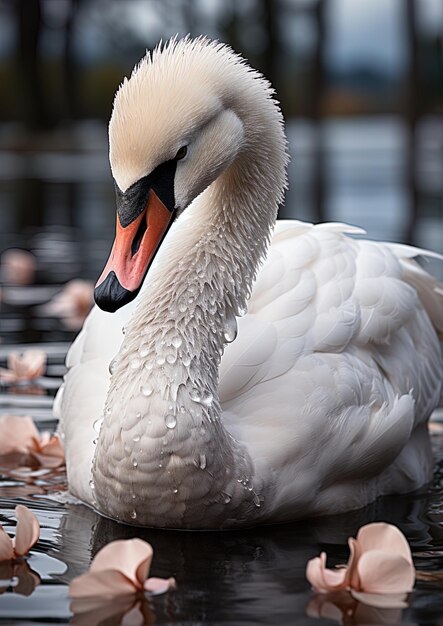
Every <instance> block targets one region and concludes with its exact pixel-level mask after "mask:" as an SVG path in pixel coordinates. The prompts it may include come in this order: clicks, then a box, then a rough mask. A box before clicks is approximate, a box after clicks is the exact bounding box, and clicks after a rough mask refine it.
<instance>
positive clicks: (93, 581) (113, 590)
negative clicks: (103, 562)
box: [69, 569, 137, 598]
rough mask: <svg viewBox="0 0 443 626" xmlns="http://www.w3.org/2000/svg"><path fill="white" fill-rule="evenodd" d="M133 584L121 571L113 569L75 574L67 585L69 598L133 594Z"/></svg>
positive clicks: (134, 590) (134, 589)
mask: <svg viewBox="0 0 443 626" xmlns="http://www.w3.org/2000/svg"><path fill="white" fill-rule="evenodd" d="M136 591H137V589H136V587H135V585H134V584H133V583H132V582H131V581H130V580H129V579H128V578H127V577H126V576H125V575H124V574H122V573H121V572H118V571H116V570H113V569H109V570H101V571H97V572H88V573H87V574H83V575H82V576H77V578H74V580H73V581H72V582H71V584H70V585H69V595H70V596H71V598H90V597H110V598H112V597H113V596H123V595H128V594H133V593H135V592H136Z"/></svg>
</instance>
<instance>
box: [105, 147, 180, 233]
mask: <svg viewBox="0 0 443 626" xmlns="http://www.w3.org/2000/svg"><path fill="white" fill-rule="evenodd" d="M176 167H177V161H176V160H175V159H172V160H170V161H165V162H164V163H161V164H160V165H158V166H157V167H156V168H155V170H153V171H152V172H151V173H150V174H148V175H147V176H144V177H143V178H140V180H137V181H136V182H135V183H134V184H133V185H131V186H130V187H128V189H126V191H122V190H121V189H120V187H119V186H118V185H117V183H115V195H116V201H117V213H118V217H119V219H120V224H121V225H122V226H123V228H126V226H129V224H131V222H133V221H134V220H135V219H136V218H137V217H138V216H139V215H140V214H141V213H143V211H144V210H145V208H146V202H147V200H148V195H149V190H150V189H152V190H153V191H155V193H156V194H157V196H158V197H159V198H160V200H161V201H162V202H163V204H164V205H165V207H166V208H167V209H168V210H169V211H171V213H172V211H174V209H175V197H174V177H175V170H176Z"/></svg>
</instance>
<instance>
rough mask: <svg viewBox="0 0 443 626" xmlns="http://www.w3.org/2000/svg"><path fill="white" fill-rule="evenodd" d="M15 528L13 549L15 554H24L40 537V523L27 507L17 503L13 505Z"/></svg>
mask: <svg viewBox="0 0 443 626" xmlns="http://www.w3.org/2000/svg"><path fill="white" fill-rule="evenodd" d="M15 515H16V517H17V529H16V531H15V539H14V542H13V543H14V551H15V554H16V555H17V556H24V555H25V554H27V553H28V552H29V550H30V549H31V548H32V546H33V545H34V544H35V543H37V541H38V538H39V537H40V524H39V523H38V519H37V518H36V517H35V515H34V513H33V512H32V511H30V510H29V509H28V507H26V506H23V505H22V504H19V506H16V507H15Z"/></svg>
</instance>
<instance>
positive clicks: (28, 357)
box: [8, 350, 47, 380]
mask: <svg viewBox="0 0 443 626" xmlns="http://www.w3.org/2000/svg"><path fill="white" fill-rule="evenodd" d="M46 358H47V357H46V353H45V352H44V351H43V350H25V351H24V352H22V353H20V352H10V353H9V355H8V368H9V370H10V371H11V372H13V373H14V374H15V376H16V379H17V380H31V379H32V378H38V377H39V376H42V375H43V374H44V373H45V371H46Z"/></svg>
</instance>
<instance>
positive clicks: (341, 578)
mask: <svg viewBox="0 0 443 626" xmlns="http://www.w3.org/2000/svg"><path fill="white" fill-rule="evenodd" d="M306 578H307V579H308V581H309V582H310V583H311V585H312V587H313V588H314V589H315V591H319V592H320V593H328V592H329V591H338V590H340V589H345V588H346V587H347V585H348V568H347V567H343V568H342V569H337V570H332V569H327V568H326V552H322V553H321V554H320V556H319V557H316V558H314V559H311V560H310V561H308V564H307V566H306Z"/></svg>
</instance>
